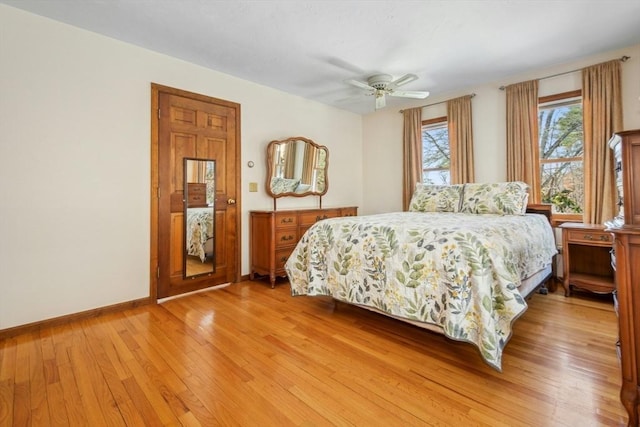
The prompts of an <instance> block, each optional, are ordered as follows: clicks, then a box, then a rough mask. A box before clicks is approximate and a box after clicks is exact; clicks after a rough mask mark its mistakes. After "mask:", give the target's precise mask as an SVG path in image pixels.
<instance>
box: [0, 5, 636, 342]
mask: <svg viewBox="0 0 640 427" xmlns="http://www.w3.org/2000/svg"><path fill="white" fill-rule="evenodd" d="M623 54H626V55H629V56H631V59H630V60H629V61H628V62H627V63H625V64H624V65H623V67H622V69H623V88H624V91H625V99H624V109H625V118H624V122H625V128H626V129H633V128H640V101H638V98H639V97H640V46H634V47H632V48H629V49H623V50H620V51H617V52H608V53H606V54H603V55H599V56H597V57H591V58H585V60H584V61H581V62H579V63H577V62H574V63H572V64H563V65H561V66H558V67H554V68H552V69H547V70H539V71H535V72H532V73H530V74H529V75H526V76H514V77H513V78H509V79H505V80H504V81H499V82H494V83H492V84H487V85H483V86H480V87H469V88H464V89H461V90H460V91H459V92H456V93H449V94H444V95H442V96H438V97H431V98H429V99H427V100H426V102H425V100H419V101H415V102H413V103H411V102H410V103H408V104H407V105H406V107H411V106H417V105H422V104H424V103H433V102H439V101H443V100H446V99H449V98H453V97H456V96H460V95H464V94H468V93H472V92H473V93H476V94H477V96H476V97H475V98H474V100H473V120H474V138H475V153H474V154H475V158H476V179H477V180H478V181H493V180H503V179H504V178H505V176H506V172H505V170H506V169H505V162H504V157H505V125H504V122H505V100H504V92H503V91H500V90H499V89H498V88H499V87H500V86H501V85H505V84H510V83H515V82H518V81H522V80H526V79H530V78H540V77H545V76H548V75H550V74H555V73H558V72H564V71H568V70H573V69H576V68H579V67H583V66H586V65H591V64H593V63H597V62H602V61H605V60H608V59H612V58H616V57H620V56H622V55H623ZM576 81H578V83H577V85H578V86H576V87H579V80H576V79H575V76H571V75H570V76H563V77H561V78H556V79H547V80H544V81H543V83H541V94H542V95H544V94H548V93H546V91H549V93H555V92H561V91H564V90H571V89H575V88H576V87H573V86H575V85H576ZM151 82H154V83H158V84H162V85H166V86H171V87H175V88H179V89H183V90H188V91H192V92H196V93H200V94H203V95H208V96H212V97H216V98H221V99H226V100H228V101H232V102H237V103H239V104H241V108H242V115H241V119H242V135H241V136H242V148H241V150H242V170H241V172H242V177H241V179H242V195H241V203H242V223H243V225H242V240H241V245H242V270H241V272H242V274H248V272H249V271H248V270H249V267H248V265H249V264H248V232H247V226H248V211H249V210H252V209H271V208H272V206H273V201H272V199H271V198H269V197H268V196H267V195H266V194H265V192H264V181H265V174H266V165H265V149H266V146H267V144H268V143H269V141H271V140H273V139H282V138H285V137H289V136H305V137H308V138H311V139H313V140H315V141H316V142H318V143H320V144H323V145H326V146H327V147H328V148H329V152H330V156H329V185H330V189H329V192H328V193H327V195H326V196H325V197H324V198H323V206H327V207H329V206H345V205H355V206H358V207H359V208H360V209H359V212H360V213H363V214H367V213H377V212H386V211H394V210H400V209H401V207H402V193H401V188H402V115H401V114H399V113H398V111H397V110H393V109H385V110H381V111H379V112H376V113H374V114H371V115H368V116H365V117H360V116H358V115H355V114H351V113H347V112H344V111H341V110H337V109H333V108H330V107H327V106H325V105H322V104H318V103H314V102H311V101H307V100H304V99H301V98H298V97H294V96H291V95H288V94H285V93H282V92H279V91H276V90H273V89H270V88H266V87H264V86H260V85H256V84H253V83H250V82H247V81H244V80H240V79H238V78H235V77H232V76H229V75H225V74H221V73H217V72H214V71H211V70H208V69H205V68H202V67H199V66H196V65H193V64H189V63H187V62H184V61H180V60H177V59H175V58H170V57H167V56H164V55H160V54H157V53H154V52H151V51H148V50H144V49H141V48H138V47H135V46H132V45H129V44H126V43H122V42H119V41H116V40H113V39H109V38H106V37H103V36H99V35H96V34H94V33H90V32H87V31H84V30H80V29H77V28H74V27H71V26H68V25H65V24H62V23H58V22H55V21H52V20H49V19H46V18H42V17H39V16H36V15H33V14H29V13H26V12H23V11H20V10H18V9H14V8H11V7H8V6H6V5H1V4H0V330H1V329H6V328H10V327H13V326H18V325H23V324H27V323H31V322H35V321H39V320H44V319H48V318H52V317H58V316H62V315H65V314H70V313H75V312H80V311H84V310H90V309H93V308H98V307H102V306H107V305H111V304H116V303H119V302H124V301H130V300H133V299H137V298H143V297H146V296H148V295H149V227H150V222H149V218H150V209H149V206H150V201H149V192H150V191H149V184H150V145H151V142H150V117H149V112H150V84H151ZM556 89H557V90H556ZM438 108H443V107H442V105H441V106H439V107H434V108H425V111H424V117H425V118H428V117H434V116H437V115H441V114H442V112H441V111H440V112H439V111H438ZM249 160H253V161H254V162H255V165H256V166H255V167H254V168H249V167H248V166H247V162H248V161H249ZM249 182H257V183H258V188H259V192H258V193H250V192H248V184H249ZM317 204H318V198H315V197H307V198H302V199H300V198H285V199H279V201H278V208H288V207H315V206H317Z"/></svg>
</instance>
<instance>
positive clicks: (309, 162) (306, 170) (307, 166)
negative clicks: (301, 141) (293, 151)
mask: <svg viewBox="0 0 640 427" xmlns="http://www.w3.org/2000/svg"><path fill="white" fill-rule="evenodd" d="M317 151H318V150H316V148H315V147H314V146H312V145H311V144H305V147H304V157H303V158H304V161H303V162H302V179H301V180H300V182H302V183H304V184H309V183H311V182H312V180H313V171H314V169H315V164H316V155H317Z"/></svg>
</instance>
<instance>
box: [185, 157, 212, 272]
mask: <svg viewBox="0 0 640 427" xmlns="http://www.w3.org/2000/svg"><path fill="white" fill-rule="evenodd" d="M190 161H201V162H205V163H206V162H211V163H213V170H214V173H215V167H216V161H215V160H213V159H204V158H195V157H184V158H183V164H182V165H183V171H182V175H183V181H182V185H183V187H184V188H183V195H184V197H183V218H182V234H183V239H182V279H183V280H186V279H196V278H199V277H203V276H211V275H212V274H214V273H215V272H216V253H215V249H216V220H215V218H216V205H215V183H214V191H213V205H211V206H207V207H208V208H210V209H211V220H212V225H211V233H212V237H211V238H212V239H213V254H212V255H211V258H208V259H207V263H208V264H210V265H211V270H207V271H204V272H201V273H195V274H187V257H188V256H189V253H188V248H187V234H188V233H187V227H188V224H187V220H188V212H189V208H190V206H189V184H190V182H189V178H188V177H187V174H188V168H187V163H188V162H190ZM205 198H206V194H205Z"/></svg>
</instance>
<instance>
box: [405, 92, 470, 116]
mask: <svg viewBox="0 0 640 427" xmlns="http://www.w3.org/2000/svg"><path fill="white" fill-rule="evenodd" d="M463 96H470V97H472V98H473V97H474V96H476V94H475V93H472V94H471V95H462V96H460V97H456V98H462V97H463ZM451 99H455V98H451ZM448 101H449V99H447V100H446V101H440V102H434V103H433V104H426V105H418V106H417V107H412V108H424V107H431V106H432V105H438V104H444V103H445V102H448ZM398 112H399V113H404V110H400V111H398Z"/></svg>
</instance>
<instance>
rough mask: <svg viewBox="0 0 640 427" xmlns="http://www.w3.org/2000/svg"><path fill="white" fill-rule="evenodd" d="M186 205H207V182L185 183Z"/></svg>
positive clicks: (199, 206) (196, 206)
mask: <svg viewBox="0 0 640 427" xmlns="http://www.w3.org/2000/svg"><path fill="white" fill-rule="evenodd" d="M187 206H189V207H190V208H202V207H204V208H206V207H207V184H205V183H195V182H189V183H187Z"/></svg>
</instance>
